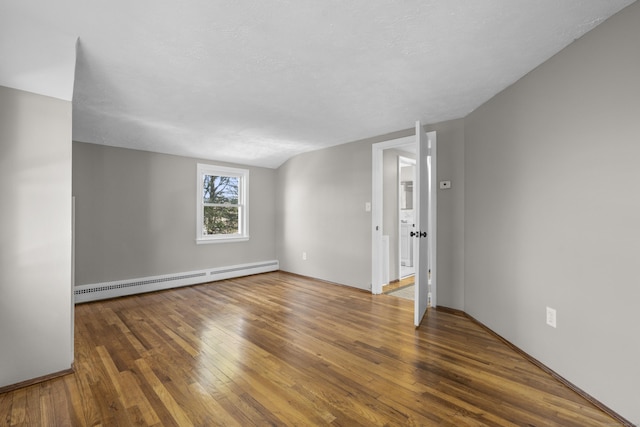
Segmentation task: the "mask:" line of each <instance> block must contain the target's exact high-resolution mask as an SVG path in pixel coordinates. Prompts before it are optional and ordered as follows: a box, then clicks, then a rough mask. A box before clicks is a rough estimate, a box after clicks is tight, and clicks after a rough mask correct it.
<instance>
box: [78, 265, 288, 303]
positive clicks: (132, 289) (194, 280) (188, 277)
mask: <svg viewBox="0 0 640 427" xmlns="http://www.w3.org/2000/svg"><path fill="white" fill-rule="evenodd" d="M279 268H280V265H279V262H278V261H266V262H259V263H252V264H241V265H234V266H228V267H218V268H212V269H207V270H198V271H189V272H184V273H178V274H168V275H163V276H152V277H143V278H136V279H130V280H118V281H113V282H103V283H94V284H89V285H80V286H76V288H75V289H74V298H75V302H76V303H81V302H89V301H97V300H101V299H106V298H115V297H119V296H125V295H134V294H140V293H144V292H153V291H158V290H161V289H170V288H177V287H180V286H189V285H195V284H198V283H206V282H213V281H216V280H224V279H231V278H234V277H241V276H248V275H251V274H257V273H266V272H268V271H276V270H278V269H279Z"/></svg>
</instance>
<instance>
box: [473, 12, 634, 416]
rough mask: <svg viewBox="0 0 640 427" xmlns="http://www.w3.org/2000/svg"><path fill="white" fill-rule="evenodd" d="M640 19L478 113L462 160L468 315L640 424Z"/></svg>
mask: <svg viewBox="0 0 640 427" xmlns="http://www.w3.org/2000/svg"><path fill="white" fill-rule="evenodd" d="M639 22H640V4H639V3H635V4H633V5H631V6H630V7H629V8H627V9H625V10H624V11H623V12H622V13H620V14H618V15H615V16H614V17H612V18H611V19H609V20H608V21H607V22H605V23H603V24H602V25H600V26H599V27H597V28H596V29H594V30H593V31H591V32H590V33H588V34H587V35H585V36H584V37H583V38H581V39H579V40H577V41H576V42H575V43H573V44H572V45H570V46H569V47H568V48H566V49H565V50H563V51H562V52H560V53H559V54H558V55H556V56H555V57H553V58H551V59H550V60H549V61H547V62H546V63H544V64H543V65H542V66H540V67H539V68H538V69H536V70H534V71H533V72H531V73H530V74H529V75H527V76H526V77H525V78H523V79H522V80H520V81H519V82H517V83H516V84H515V85H513V86H512V87H510V88H508V89H507V90H505V91H503V92H502V93H500V94H499V95H498V96H496V97H495V98H494V99H492V100H491V101H489V102H488V103H486V104H485V105H483V106H482V107H480V108H479V109H478V110H476V111H475V112H473V113H472V114H470V115H469V116H468V117H467V118H466V119H465V138H466V142H465V153H464V158H465V277H466V285H465V297H464V298H465V310H466V311H467V312H468V313H469V314H471V315H472V316H474V317H475V318H477V319H478V320H480V321H481V322H483V323H485V324H486V325H488V326H489V327H490V328H492V329H493V330H494V331H496V332H497V333H499V334H500V335H502V336H503V337H505V338H506V339H508V340H509V341H511V342H512V343H514V344H515V345H517V346H519V347H520V348H522V349H523V350H524V351H526V352H527V353H529V354H531V355H532V356H534V357H535V358H537V359H539V360H540V361H542V362H543V363H544V364H546V365H547V366H549V367H550V368H552V369H553V370H555V371H556V372H558V373H559V374H560V375H562V376H564V377H565V378H567V379H568V380H569V381H571V382H572V383H574V384H575V385H577V386H578V387H580V388H582V389H583V390H585V391H586V392H588V393H590V394H591V395H593V396H594V397H596V398H597V399H599V400H601V401H602V402H603V403H605V404H607V405H608V406H610V407H611V408H613V409H614V410H616V411H618V412H619V413H620V414H622V415H623V416H625V417H627V418H629V419H630V420H631V421H633V422H634V423H640V405H638V403H639V402H640V387H638V382H639V381H640V363H638V361H639V360H640V338H639V337H640V333H639V329H638V328H639V327H638V325H639V323H638V301H640V285H639V284H638V283H639V281H638V271H637V266H638V257H639V255H640V222H639V221H640V168H639V167H638V160H639V159H640V143H639V135H640V120H639V119H640V80H639V76H640V55H639V50H638V49H639V48H638V46H640V25H638V23H639ZM547 306H550V307H552V308H554V309H556V310H557V322H558V326H557V329H553V328H551V327H549V326H547V325H546V324H545V310H546V309H545V308H546V307H547Z"/></svg>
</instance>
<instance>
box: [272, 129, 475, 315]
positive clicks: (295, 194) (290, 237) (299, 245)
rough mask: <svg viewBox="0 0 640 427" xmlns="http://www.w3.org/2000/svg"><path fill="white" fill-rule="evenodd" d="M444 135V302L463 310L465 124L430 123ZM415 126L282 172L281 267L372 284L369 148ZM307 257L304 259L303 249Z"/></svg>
mask: <svg viewBox="0 0 640 427" xmlns="http://www.w3.org/2000/svg"><path fill="white" fill-rule="evenodd" d="M426 129H427V130H429V131H430V130H436V131H437V132H438V134H437V138H438V180H444V179H449V180H451V181H452V184H453V188H452V189H451V190H447V191H440V192H439V193H438V221H439V222H438V274H439V276H438V277H439V279H438V304H439V305H443V306H446V307H451V308H457V309H460V310H462V309H463V307H464V299H463V298H464V297H463V295H464V290H463V289H464V275H463V271H462V270H463V259H464V258H463V257H462V253H463V244H464V239H463V226H464V220H463V194H464V193H463V191H464V183H463V177H464V172H463V164H464V161H463V159H464V157H463V155H464V151H463V150H464V148H463V147H464V122H463V121H462V120H453V121H449V122H444V123H439V124H436V125H433V126H427V127H426ZM413 133H414V130H413V129H409V130H405V131H400V132H396V133H393V134H389V135H381V136H378V137H375V138H371V139H367V140H363V141H356V142H352V143H349V144H344V145H339V146H336V147H331V148H327V149H324V150H318V151H314V152H310V153H305V154H301V155H299V156H296V157H293V158H291V159H289V160H288V161H287V162H286V163H285V164H283V165H282V166H281V167H280V168H279V169H278V175H277V186H278V188H279V192H278V202H277V207H276V209H277V213H278V215H277V216H276V218H277V223H276V229H277V239H278V248H277V251H278V259H279V260H280V268H281V269H282V270H285V271H290V272H293V273H297V274H302V275H306V276H311V277H316V278H319V279H323V280H328V281H331V282H335V283H340V284H344V285H348V286H354V287H357V288H361V289H367V290H369V289H370V288H371V213H370V212H365V203H366V202H370V201H371V191H372V190H371V181H372V176H371V173H372V171H371V162H372V159H371V156H372V154H371V146H372V144H374V143H377V142H383V141H387V140H391V139H395V138H401V137H405V136H409V135H412V134H413ZM303 251H306V252H307V260H306V261H304V260H302V252H303Z"/></svg>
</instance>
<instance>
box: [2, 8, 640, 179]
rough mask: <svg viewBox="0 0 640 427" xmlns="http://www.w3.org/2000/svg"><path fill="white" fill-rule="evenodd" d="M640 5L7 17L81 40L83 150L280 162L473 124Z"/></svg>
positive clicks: (78, 12) (79, 135)
mask: <svg viewBox="0 0 640 427" xmlns="http://www.w3.org/2000/svg"><path fill="white" fill-rule="evenodd" d="M632 2H633V1H632V0H481V1H470V0H430V1H428V0H402V1H401V0H349V1H344V0H295V1H294V0H243V1H240V0H238V1H226V0H225V1H222V0H215V1H214V0H200V1H178V0H174V1H168V0H144V1H130V0H110V1H106V0H104V1H97V0H94V1H87V0H58V1H55V2H52V1H49V0H40V1H37V0H20V1H18V0H8V1H4V2H3V3H5V4H4V5H3V8H4V10H5V12H6V11H10V12H11V13H16V14H20V15H21V16H26V17H28V20H29V22H30V23H31V24H30V25H33V26H34V28H35V27H38V28H40V29H42V28H46V29H47V32H48V33H51V34H52V36H53V35H54V34H53V33H56V32H59V33H63V34H65V35H73V36H77V37H79V39H80V42H79V49H78V58H77V67H76V75H75V87H74V92H73V138H74V140H77V141H84V142H91V143H97V144H106V145H114V146H122V147H130V148H136V149H142V150H149V151H156V152H163V153H170V154H178V155H186V156H191V157H199V158H208V159H216V160H223V161H229V162H236V163H241V164H248V165H259V166H267V167H278V166H279V165H280V164H282V163H283V162H284V161H286V160H287V159H288V158H289V157H291V156H293V155H295V154H298V153H301V152H305V151H309V150H315V149H319V148H323V147H327V146H331V145H337V144H342V143H346V142H351V141H354V140H358V139H362V138H366V137H371V136H376V135H381V134H385V133H388V132H393V131H397V130H401V129H407V128H410V127H412V125H413V123H414V122H415V121H416V120H421V121H422V122H423V123H435V122H439V121H443V120H448V119H453V118H459V117H464V116H465V115H467V114H468V113H470V112H471V111H473V110H474V109H475V108H477V107H478V106H480V105H481V104H482V103H484V102H485V101H487V100H488V99H489V98H491V97H492V96H493V95H495V94H496V93H498V92H499V91H501V90H502V89H504V88H505V87H507V86H508V85H510V84H512V83H514V82H515V81H516V80H518V79H519V78H520V77H522V76H523V75H525V74H526V73H527V72H529V71H530V70H532V69H533V68H535V67H536V66H538V65H539V64H541V63H542V62H544V61H545V60H546V59H548V58H549V57H550V56H552V55H554V54H555V53H557V52H558V51H559V50H561V49H562V48H563V47H565V46H566V45H567V44H569V43H571V42H572V41H573V40H574V39H576V38H578V37H580V36H581V35H583V34H584V33H585V32H587V31H589V30H590V29H592V28H593V27H595V26H596V25H598V24H599V23H601V22H602V21H603V20H605V19H606V18H607V17H609V16H610V15H612V14H613V13H615V12H617V11H618V10H620V9H621V8H623V7H625V6H627V5H629V4H630V3H632ZM7 3H11V6H10V7H9V6H7ZM7 18H8V17H7V15H6V14H5V18H4V19H7ZM17 45H18V46H19V44H17Z"/></svg>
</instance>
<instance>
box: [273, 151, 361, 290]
mask: <svg viewBox="0 0 640 427" xmlns="http://www.w3.org/2000/svg"><path fill="white" fill-rule="evenodd" d="M277 177H278V178H277V187H278V189H279V191H278V203H277V212H278V215H277V223H276V228H277V230H278V249H277V251H278V259H279V260H280V268H281V269H282V270H285V271H290V272H293V273H297V274H303V275H306V276H311V277H316V278H319V279H323V280H328V281H331V282H335V283H342V284H346V285H349V286H354V287H357V288H361V289H370V286H371V231H370V227H371V213H370V212H365V203H366V202H370V201H371V143H370V142H367V141H364V142H357V143H351V144H344V145H339V146H336V147H331V148H328V149H324V150H319V151H314V152H310V153H305V154H301V155H299V156H296V157H294V158H292V159H290V160H288V161H287V162H286V163H284V164H283V165H282V166H280V168H279V169H278V174H277ZM303 252H306V253H307V259H306V260H303V259H302V253H303Z"/></svg>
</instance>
